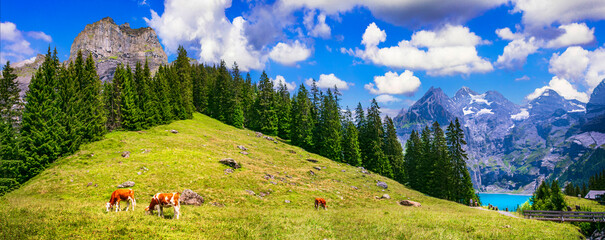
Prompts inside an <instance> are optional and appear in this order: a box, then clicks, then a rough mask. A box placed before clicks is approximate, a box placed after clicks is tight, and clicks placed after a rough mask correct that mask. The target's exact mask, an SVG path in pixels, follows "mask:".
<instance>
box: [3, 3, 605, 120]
mask: <svg viewBox="0 0 605 240" xmlns="http://www.w3.org/2000/svg"><path fill="white" fill-rule="evenodd" d="M107 16H109V17H111V18H113V19H114V21H115V22H116V23H117V24H122V23H124V22H128V23H129V24H130V26H131V27H132V28H138V27H146V26H150V27H152V28H154V29H155V30H156V32H157V33H158V36H159V38H160V42H161V43H162V45H163V46H164V49H165V50H166V51H167V53H168V54H169V60H173V59H174V58H175V56H174V52H175V51H176V48H177V47H178V46H179V45H183V46H185V47H186V49H187V50H188V52H189V55H190V57H192V58H195V59H198V60H199V61H200V62H205V63H214V62H217V61H219V60H220V59H225V60H226V61H227V63H228V64H231V63H232V62H233V61H237V63H238V65H239V66H240V68H241V69H243V70H245V71H250V73H251V75H252V77H253V79H254V80H257V79H258V77H259V75H260V72H262V70H266V72H267V74H268V75H269V77H271V78H272V79H274V80H275V81H285V82H287V83H288V84H289V85H291V86H292V89H293V91H295V88H296V87H297V86H298V85H300V84H304V83H306V82H307V81H308V79H311V78H313V79H316V80H318V81H319V83H320V86H322V87H331V86H333V85H335V84H336V85H338V86H339V88H340V90H341V92H342V94H343V96H342V102H341V104H342V105H343V106H346V105H348V106H350V107H351V108H353V107H354V106H356V104H357V102H361V103H362V104H363V105H364V106H367V105H369V101H370V100H371V99H372V98H377V99H378V100H379V102H380V105H381V107H382V109H383V111H384V112H386V113H388V114H389V115H391V116H394V115H395V114H396V113H397V112H398V111H399V110H400V109H401V108H407V107H409V105H410V104H412V103H413V102H414V101H415V100H417V99H418V98H420V97H421V96H422V94H424V92H425V91H426V90H428V89H429V88H430V87H431V86H435V87H441V88H442V89H443V90H444V91H445V93H446V94H448V95H450V96H453V94H454V93H455V92H456V91H457V90H458V89H459V88H460V87H462V86H468V87H470V88H471V89H473V90H475V91H477V92H479V93H482V92H485V91H488V90H497V91H499V92H501V93H502V94H503V95H504V96H506V97H507V98H509V99H510V100H511V101H513V102H515V103H518V104H523V103H524V102H526V101H527V100H528V99H532V98H534V97H536V96H538V95H539V94H540V93H541V92H543V91H544V90H545V89H553V90H555V91H557V92H559V93H560V94H561V95H563V96H564V97H566V98H569V99H572V98H573V99H578V100H580V101H583V102H586V101H587V100H588V96H590V93H591V92H592V89H593V88H594V87H595V86H596V85H597V84H598V83H599V82H600V80H601V79H603V78H605V44H604V43H605V21H603V20H605V1H602V0H576V1H568V0H531V1H530V0H493V1H484V0H457V1H442V0H423V1H417V0H401V1H388V0H377V1H364V0H347V1H319V0H277V1H255V0H244V1H239V0H235V1H229V0H216V1H186V0H165V1H155V0H146V1H141V0H121V1H117V0H110V1H75V0H74V1H69V0H60V1H27V0H22V1H2V3H1V7H0V22H1V23H2V25H1V26H0V30H1V35H0V47H1V49H0V60H2V63H4V62H5V61H6V60H10V61H12V62H18V61H22V60H26V59H30V58H31V57H34V56H35V55H36V54H37V53H44V52H45V51H46V48H47V47H48V46H49V45H50V46H51V47H56V48H57V50H58V52H59V55H60V56H59V57H60V59H61V60H66V59H67V58H68V54H69V50H70V47H71V43H72V41H73V39H74V38H75V37H76V36H77V34H78V33H79V32H80V31H82V30H83V29H84V27H85V25H86V24H89V23H92V22H95V21H98V20H100V19H101V18H103V17H107Z"/></svg>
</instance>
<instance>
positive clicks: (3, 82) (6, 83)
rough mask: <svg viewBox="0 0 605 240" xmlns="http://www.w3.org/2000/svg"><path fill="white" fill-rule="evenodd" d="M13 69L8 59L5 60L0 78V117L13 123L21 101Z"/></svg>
mask: <svg viewBox="0 0 605 240" xmlns="http://www.w3.org/2000/svg"><path fill="white" fill-rule="evenodd" d="M14 71H15V69H14V68H12V67H11V65H10V61H7V62H6V65H4V68H3V70H2V78H0V119H2V120H4V121H7V122H10V123H11V124H12V123H13V120H15V119H16V118H18V117H19V116H20V115H21V114H20V110H21V107H22V103H21V101H20V98H19V82H17V75H16V74H15V73H14Z"/></svg>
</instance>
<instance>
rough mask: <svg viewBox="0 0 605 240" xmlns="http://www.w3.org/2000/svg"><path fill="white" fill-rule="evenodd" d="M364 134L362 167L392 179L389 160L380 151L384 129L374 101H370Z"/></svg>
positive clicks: (378, 108) (378, 109)
mask: <svg viewBox="0 0 605 240" xmlns="http://www.w3.org/2000/svg"><path fill="white" fill-rule="evenodd" d="M366 121H367V122H366V127H365V133H364V134H363V135H364V136H362V137H363V138H365V139H366V144H367V145H366V146H362V157H363V164H364V165H365V166H364V167H366V168H368V169H369V170H371V171H373V172H376V173H378V174H380V175H382V176H386V177H391V178H392V177H393V170H392V168H391V164H390V163H389V159H388V158H387V157H386V156H385V155H384V152H383V151H382V143H383V135H384V128H383V127H382V121H381V120H380V107H379V106H378V103H377V102H376V99H372V103H371V104H370V108H369V109H368V114H367V116H366Z"/></svg>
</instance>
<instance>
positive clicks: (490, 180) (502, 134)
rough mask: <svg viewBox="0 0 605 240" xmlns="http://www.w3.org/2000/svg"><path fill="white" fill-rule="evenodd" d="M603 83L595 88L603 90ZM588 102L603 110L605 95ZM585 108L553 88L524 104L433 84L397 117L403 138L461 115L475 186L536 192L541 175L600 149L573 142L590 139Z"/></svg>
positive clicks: (554, 173) (557, 172)
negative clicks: (451, 94)
mask: <svg viewBox="0 0 605 240" xmlns="http://www.w3.org/2000/svg"><path fill="white" fill-rule="evenodd" d="M601 85H604V84H601ZM600 87H601V86H600ZM602 88H603V89H602V90H601V89H595V91H594V92H597V94H600V93H599V92H600V91H602V92H603V93H605V87H602ZM597 90H598V91H597ZM593 95H594V94H593ZM601 96H602V95H599V97H601ZM593 97H594V96H593ZM593 97H591V98H593ZM599 97H597V98H599ZM603 98H605V97H603ZM599 99H600V98H599ZM599 101H600V100H599ZM591 102H592V99H591ZM590 106H591V107H592V108H591V107H589V108H588V109H591V110H592V109H597V110H593V111H597V112H598V114H600V111H603V112H605V99H604V100H603V104H601V102H598V103H597V102H595V103H594V105H590ZM598 109H601V110H598ZM586 111H587V106H586V104H584V103H582V102H579V101H577V100H570V99H565V98H564V97H562V96H561V95H559V94H558V93H557V92H556V91H553V90H546V91H544V92H543V93H542V95H540V96H538V97H536V98H535V99H532V100H531V101H529V102H528V103H526V104H524V105H521V106H520V105H517V104H514V103H512V102H511V101H509V100H508V99H506V98H505V97H504V96H503V95H502V94H500V93H499V92H497V91H487V92H485V93H477V92H475V91H473V90H471V89H470V88H468V87H463V88H461V89H460V90H458V92H456V94H455V95H454V97H453V98H449V97H448V96H447V95H446V94H445V93H443V91H442V90H441V89H439V88H431V89H430V90H429V91H428V92H427V93H426V94H425V95H424V96H423V97H421V98H420V100H418V101H417V102H416V103H415V104H414V105H413V106H412V107H410V108H409V109H408V110H407V111H405V112H404V113H403V114H400V115H399V116H398V117H396V118H395V119H394V121H395V122H396V126H397V128H398V133H399V135H400V139H401V140H402V142H403V143H405V141H406V140H407V138H408V137H409V134H410V133H411V131H412V130H421V129H422V128H423V127H424V126H426V125H428V124H431V123H432V122H434V121H438V122H439V124H440V125H442V126H444V127H445V126H447V124H448V123H449V121H452V120H454V119H455V118H459V119H460V120H461V122H462V123H463V125H464V130H465V134H466V138H467V143H468V145H467V152H468V154H469V161H468V163H467V166H468V168H469V170H470V173H471V176H472V178H473V183H474V184H475V187H476V188H477V189H479V190H480V191H498V192H501V191H504V192H506V191H521V192H532V191H533V190H534V189H535V187H537V184H539V183H540V182H541V181H542V179H544V178H552V177H555V178H556V177H558V176H561V175H564V174H565V169H566V168H567V167H568V166H570V165H572V164H574V162H575V161H577V160H578V159H580V157H581V156H583V155H584V154H587V153H590V152H591V151H593V150H595V149H600V147H599V146H597V147H596V148H592V149H591V148H586V147H585V146H583V145H582V144H578V143H577V142H578V141H575V142H574V141H573V137H577V138H578V139H586V136H578V134H580V133H581V127H582V126H583V125H584V122H585V118H584V116H585V113H586ZM589 111H590V110H589ZM598 114H597V115H598ZM589 136H601V135H597V134H592V135H589ZM597 142H598V141H597ZM603 148H604V149H605V146H603Z"/></svg>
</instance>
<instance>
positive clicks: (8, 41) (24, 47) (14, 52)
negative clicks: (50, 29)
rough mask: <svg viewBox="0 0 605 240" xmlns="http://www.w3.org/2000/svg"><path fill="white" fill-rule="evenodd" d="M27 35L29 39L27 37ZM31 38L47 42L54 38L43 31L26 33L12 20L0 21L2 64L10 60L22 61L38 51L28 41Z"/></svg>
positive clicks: (0, 58) (0, 55)
mask: <svg viewBox="0 0 605 240" xmlns="http://www.w3.org/2000/svg"><path fill="white" fill-rule="evenodd" d="M26 36H27V37H29V39H26ZM31 38H34V39H41V40H44V41H47V42H50V41H52V38H51V37H50V36H48V35H46V34H45V33H43V32H27V33H26V34H24V32H22V31H20V30H19V29H17V25H15V24H14V23H12V22H0V46H1V48H0V50H1V51H0V61H1V62H0V64H2V65H3V64H5V63H6V61H8V60H10V61H12V62H20V61H23V60H25V59H28V58H31V57H32V55H34V54H35V53H36V51H35V50H34V49H32V48H31V43H30V42H29V41H28V40H31Z"/></svg>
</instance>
